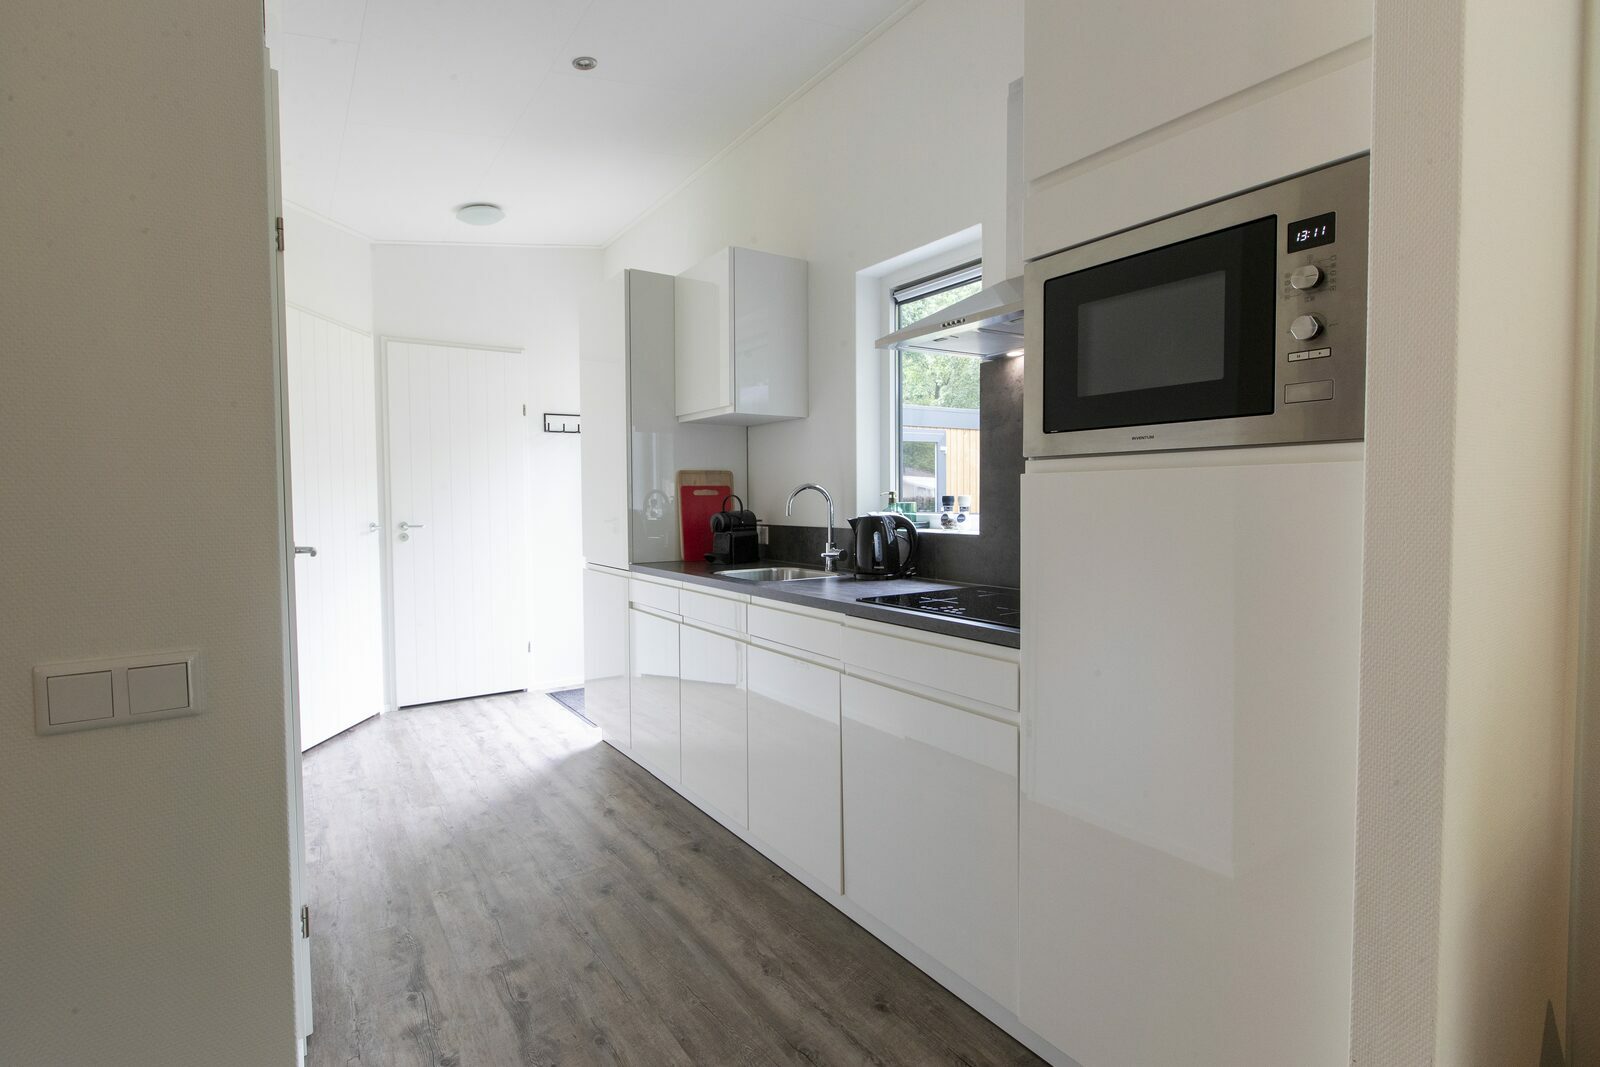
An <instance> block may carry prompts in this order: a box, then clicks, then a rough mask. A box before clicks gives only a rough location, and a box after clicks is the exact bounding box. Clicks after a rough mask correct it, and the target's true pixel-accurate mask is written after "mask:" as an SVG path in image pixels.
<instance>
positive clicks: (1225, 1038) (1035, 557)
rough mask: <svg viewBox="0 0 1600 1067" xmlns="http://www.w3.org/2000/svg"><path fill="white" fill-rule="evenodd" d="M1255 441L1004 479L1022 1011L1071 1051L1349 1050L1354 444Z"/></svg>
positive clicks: (1355, 656)
mask: <svg viewBox="0 0 1600 1067" xmlns="http://www.w3.org/2000/svg"><path fill="white" fill-rule="evenodd" d="M1275 454H1278V455H1281V456H1283V457H1285V458H1284V461H1280V462H1268V461H1266V460H1265V457H1266V455H1267V454H1266V453H1263V452H1257V453H1254V454H1245V455H1240V454H1237V453H1215V454H1212V455H1211V456H1209V457H1205V458H1203V459H1201V460H1196V459H1195V458H1194V457H1184V456H1174V457H1171V458H1167V457H1141V458H1140V460H1139V463H1138V465H1137V466H1132V467H1128V468H1124V469H1099V470H1096V469H1092V468H1093V466H1094V465H1095V464H1096V462H1097V461H1090V460H1086V461H1082V463H1081V465H1074V464H1072V463H1068V464H1066V465H1065V466H1066V467H1067V468H1068V469H1067V470H1065V471H1062V472H1059V473H1029V474H1027V475H1025V476H1024V477H1023V500H1022V503H1023V515H1024V516H1025V520H1024V524H1023V532H1022V569H1023V573H1025V574H1027V575H1028V582H1027V584H1026V585H1025V586H1024V587H1023V590H1022V612H1023V630H1022V637H1023V645H1024V648H1023V653H1024V654H1023V661H1022V662H1023V707H1022V715H1023V749H1022V764H1021V766H1022V800H1021V810H1020V834H1021V851H1020V872H1021V880H1020V897H1021V931H1022V940H1021V950H1020V960H1021V966H1020V974H1021V984H1020V1005H1021V1006H1020V1011H1019V1015H1020V1016H1021V1018H1022V1021H1023V1022H1024V1023H1025V1024H1026V1025H1027V1026H1029V1027H1031V1028H1032V1029H1033V1030H1035V1031H1037V1032H1038V1033H1039V1034H1040V1035H1042V1036H1043V1037H1044V1038H1046V1039H1047V1040H1049V1041H1051V1042H1052V1043H1053V1044H1055V1045H1056V1046H1057V1047H1059V1048H1060V1049H1061V1050H1062V1051H1063V1052H1065V1053H1066V1054H1067V1055H1069V1056H1072V1057H1073V1058H1074V1059H1076V1060H1077V1061H1078V1062H1080V1063H1083V1064H1086V1065H1089V1064H1092V1065H1095V1067H1100V1065H1133V1064H1165V1063H1182V1064H1189V1065H1194V1067H1221V1065H1231V1064H1246V1063H1248V1064H1257V1063H1261V1064H1269V1063H1270V1064H1280V1063H1294V1064H1307V1065H1322V1064H1326V1065H1330V1067H1339V1065H1343V1064H1347V1063H1348V1062H1349V1039H1350V969H1351V965H1352V964H1351V951H1352V949H1351V946H1352V944H1353V940H1354V934H1353V921H1354V920H1353V914H1354V880H1355V871H1354V856H1355V825H1356V822H1355V816H1356V808H1355V804H1356V727H1357V706H1358V688H1359V680H1360V657H1359V649H1360V633H1361V527H1362V462H1361V458H1360V457H1361V446H1360V445H1359V444H1357V445H1302V446H1297V447H1295V448H1292V449H1281V450H1275ZM1291 456H1292V460H1291V459H1289V457H1291ZM1296 460H1297V461H1296ZM1184 464H1188V465H1184ZM1064 545H1066V546H1070V551H1064V550H1063V548H1062V546H1064Z"/></svg>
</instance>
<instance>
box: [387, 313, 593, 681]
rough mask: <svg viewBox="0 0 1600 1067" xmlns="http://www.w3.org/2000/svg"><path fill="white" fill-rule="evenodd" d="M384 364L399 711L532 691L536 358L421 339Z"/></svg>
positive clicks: (395, 346) (398, 348)
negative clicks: (530, 386) (530, 398)
mask: <svg viewBox="0 0 1600 1067" xmlns="http://www.w3.org/2000/svg"><path fill="white" fill-rule="evenodd" d="M384 354H385V358H384V375H385V383H386V394H387V398H388V400H387V412H388V457H389V522H390V526H389V529H388V530H387V531H386V536H387V537H388V538H389V544H390V548H391V556H390V558H391V560H392V566H393V585H392V588H393V591H394V666H395V697H396V700H395V702H396V703H397V704H400V705H402V706H404V705H408V704H427V703H431V702H433V701H438V700H455V699H459V698H462V697H470V696H480V695H482V694H485V693H503V692H509V691H511V690H515V689H525V688H527V684H528V682H527V679H528V662H529V657H528V651H529V646H528V634H529V628H528V619H527V585H528V582H527V574H528V570H527V568H528V560H527V553H528V539H527V537H526V533H525V532H526V530H527V528H528V485H527V481H526V477H527V468H526V464H527V434H528V432H529V430H528V425H529V424H528V419H527V415H526V410H525V405H526V401H527V395H528V390H527V381H528V375H527V363H526V360H525V358H524V356H523V353H522V352H520V351H508V350H505V349H489V348H473V347H469V346H465V345H442V344H424V343H420V342H414V341H386V342H385V343H384ZM573 506H576V505H575V503H574V505H573ZM552 518H553V519H555V520H556V521H570V515H565V514H558V515H555V516H552Z"/></svg>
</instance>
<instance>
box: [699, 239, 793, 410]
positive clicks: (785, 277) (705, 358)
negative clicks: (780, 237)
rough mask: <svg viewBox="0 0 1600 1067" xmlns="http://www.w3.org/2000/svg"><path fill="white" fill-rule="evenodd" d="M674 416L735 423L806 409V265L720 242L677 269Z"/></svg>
mask: <svg viewBox="0 0 1600 1067" xmlns="http://www.w3.org/2000/svg"><path fill="white" fill-rule="evenodd" d="M676 290H677V292H676V319H677V321H676V338H677V345H676V347H677V378H676V382H675V390H674V392H675V396H676V400H677V414H678V417H679V418H680V419H682V420H684V421H695V422H723V423H735V424H739V425H753V424H755V423H762V422H773V421H776V420H779V419H799V418H804V417H805V415H806V412H807V410H808V407H807V405H808V400H809V394H808V388H809V385H808V374H807V362H808V360H807V352H808V349H807V343H808V342H807V330H808V320H809V311H808V307H807V293H808V290H807V266H806V262H805V260H803V259H793V258H791V257H789V256H778V255H773V254H772V253H770V252H757V251H755V250H753V249H749V248H724V249H723V250H722V251H720V252H717V253H716V254H715V255H712V256H711V257H710V258H708V259H706V260H704V261H703V262H701V263H698V264H696V265H695V266H693V267H691V268H690V269H688V270H686V271H684V272H683V273H682V274H680V275H678V279H677V285H676Z"/></svg>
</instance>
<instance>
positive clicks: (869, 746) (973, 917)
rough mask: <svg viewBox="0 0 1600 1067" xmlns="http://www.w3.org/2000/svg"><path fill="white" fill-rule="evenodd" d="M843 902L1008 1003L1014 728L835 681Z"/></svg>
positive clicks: (1013, 962)
mask: <svg viewBox="0 0 1600 1067" xmlns="http://www.w3.org/2000/svg"><path fill="white" fill-rule="evenodd" d="M843 719H844V721H843V739H844V888H845V895H846V896H847V897H849V898H850V899H851V900H853V901H855V902H856V903H857V904H860V905H861V906H862V907H863V908H865V909H866V910H867V911H868V912H870V913H872V914H873V915H874V916H876V917H877V918H879V919H880V920H882V921H883V922H885V923H887V924H888V925H889V926H891V927H893V928H894V929H895V930H896V931H898V932H899V933H901V934H903V935H905V937H906V938H907V939H908V940H909V941H911V942H912V943H913V944H915V945H917V946H918V947H919V948H921V949H923V951H925V952H927V953H928V955H930V956H932V957H933V958H934V959H936V960H938V961H939V962H940V963H942V964H944V965H945V966H946V967H949V968H950V969H951V970H952V971H954V972H955V973H956V974H958V975H960V976H961V977H962V978H965V979H966V980H967V981H969V982H971V983H972V984H973V985H974V986H976V987H977V988H978V989H980V990H982V991H983V992H984V993H987V994H988V995H989V996H991V997H993V998H994V999H995V1000H997V1001H999V1002H1000V1004H1002V1005H1004V1006H1005V1007H1006V1008H1008V1009H1010V1010H1012V1011H1015V1010H1016V1006H1017V728H1016V727H1015V726H1012V725H1010V724H1009V723H1003V722H997V721H996V720H994V719H989V718H984V717H983V716H980V715H974V714H972V713H971V712H967V711H961V710H959V709H957V708H952V707H950V706H948V705H945V704H939V703H936V702H934V701H931V700H926V699H924V698H922V697H917V696H912V695H911V694H909V693H903V692H900V691H898V690H895V689H888V688H885V687H884V686H881V685H876V684H874V683H872V682H866V681H863V680H861V679H860V678H845V679H844V699H843Z"/></svg>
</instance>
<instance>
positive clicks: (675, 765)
mask: <svg viewBox="0 0 1600 1067" xmlns="http://www.w3.org/2000/svg"><path fill="white" fill-rule="evenodd" d="M628 623H629V625H628V635H629V636H628V693H629V696H630V698H631V702H632V706H633V755H635V756H637V757H638V758H639V759H640V760H642V761H643V762H644V763H645V765H646V766H648V767H649V768H650V769H651V770H653V771H655V772H656V773H657V774H660V775H661V776H662V777H664V778H666V779H668V780H669V781H673V782H676V781H678V780H679V779H680V776H681V773H682V771H681V766H680V748H679V738H680V732H681V731H680V726H679V720H678V706H679V705H678V634H679V631H680V629H681V628H682V624H680V623H679V622H677V621H676V620H673V619H666V618H663V617H662V616H660V615H652V614H651V613H649V612H647V611H640V610H639V609H638V608H629V609H628Z"/></svg>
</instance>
